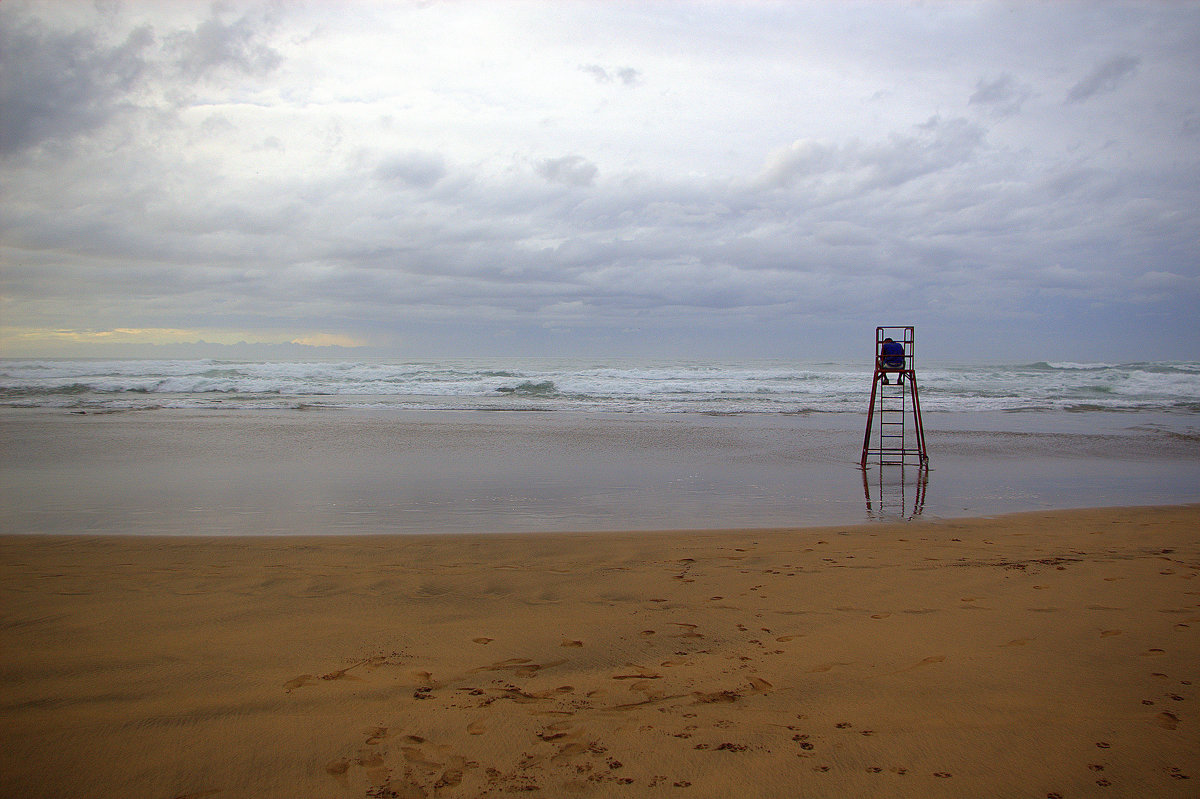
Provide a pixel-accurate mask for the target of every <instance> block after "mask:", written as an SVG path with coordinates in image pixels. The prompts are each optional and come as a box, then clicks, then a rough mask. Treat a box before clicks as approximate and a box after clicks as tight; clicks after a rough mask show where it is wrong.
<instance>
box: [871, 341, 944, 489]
mask: <svg viewBox="0 0 1200 799" xmlns="http://www.w3.org/2000/svg"><path fill="white" fill-rule="evenodd" d="M913 330H914V328H913V327H912V326H911V325H909V326H907V327H877V328H875V376H874V377H873V378H872V379H871V404H870V405H869V406H867V432H866V433H865V434H864V435H863V448H862V461H861V462H860V465H861V466H862V468H864V469H865V468H867V459H868V458H871V457H872V456H875V457H877V458H878V459H879V464H880V465H881V466H904V465H905V464H909V463H915V464H917V465H919V466H927V465H928V464H929V455H928V454H927V453H926V451H925V428H924V427H923V426H922V424H921V400H920V396H919V394H918V392H917V372H916V370H915V369H914V368H913V355H914V349H915V342H914V336H913ZM872 427H874V437H872Z"/></svg>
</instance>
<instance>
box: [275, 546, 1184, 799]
mask: <svg viewBox="0 0 1200 799" xmlns="http://www.w3.org/2000/svg"><path fill="white" fill-rule="evenodd" d="M735 557H736V556H735ZM695 565H696V564H695V561H693V560H692V559H690V558H686V559H682V560H681V561H680V562H679V566H680V568H679V572H678V574H676V575H674V578H675V579H676V580H679V581H680V582H683V583H691V582H695V580H696V575H695V573H694V572H695V568H694V567H695ZM784 569H787V570H789V571H787V572H780V571H779V570H767V571H766V572H765V573H767V574H773V575H781V574H786V575H787V576H792V575H794V574H795V573H796V572H797V571H800V568H799V567H792V566H786V565H785V566H784ZM744 573H746V572H744ZM763 588H764V586H763V585H755V586H753V587H752V588H750V589H749V593H751V594H754V593H756V592H758V591H761V590H762V589H763ZM709 600H710V601H713V602H720V601H723V600H724V597H723V596H719V595H718V596H712V597H710V598H709ZM649 601H650V602H652V603H664V602H666V600H665V599H651V600H649ZM963 601H964V602H967V603H971V602H975V601H976V599H975V598H970V599H964V600H963ZM838 610H842V611H848V612H866V613H870V611H863V609H855V608H839V609H838ZM906 612H918V611H906ZM890 615H891V614H888V613H876V614H871V618H872V619H877V620H884V619H887V618H889V616H890ZM1196 621H1200V617H1194V616H1193V617H1189V618H1187V619H1186V620H1184V621H1181V622H1179V623H1177V625H1176V627H1175V629H1176V630H1184V629H1187V627H1188V625H1189V623H1193V622H1196ZM1121 634H1122V631H1121V630H1114V629H1106V630H1102V631H1100V633H1099V636H1100V637H1102V638H1115V637H1116V636H1120V635H1121ZM635 635H636V636H637V638H638V639H640V640H641V641H643V642H644V646H646V647H647V648H648V649H650V650H651V651H653V652H657V653H659V654H660V656H661V659H659V658H655V660H657V661H658V662H657V665H654V666H648V665H646V664H637V663H627V664H626V665H625V667H623V668H621V669H617V670H614V672H613V673H612V674H610V675H609V678H608V679H609V681H610V682H611V683H612V685H613V686H614V687H613V688H610V687H607V686H603V685H601V686H597V687H594V688H593V689H591V690H580V689H577V688H576V687H575V686H572V685H557V686H547V685H544V684H541V685H539V686H538V687H537V688H534V687H531V686H530V682H537V683H545V677H546V672H548V671H551V670H553V669H554V668H555V667H557V666H561V665H564V664H566V663H568V662H569V659H568V658H554V659H544V660H543V661H542V662H534V661H533V660H532V659H530V658H510V659H506V660H500V661H495V662H492V663H489V664H486V665H481V666H478V667H476V668H473V669H471V670H470V671H469V672H467V673H466V674H465V675H462V676H459V677H456V678H454V677H452V678H445V679H436V678H435V677H434V675H433V674H431V673H429V672H426V671H408V672H407V673H405V674H403V675H402V676H401V680H403V681H407V682H408V683H410V684H413V685H414V688H413V691H412V698H413V700H415V701H419V702H431V704H433V705H438V706H439V707H440V709H441V710H443V711H451V712H458V713H460V714H461V715H462V722H463V728H464V730H465V731H466V732H467V734H468V735H469V736H471V737H472V738H477V739H481V740H482V739H484V738H486V737H487V736H489V735H504V736H507V737H506V739H505V740H504V741H503V745H502V746H501V747H499V748H497V747H495V746H493V747H492V748H491V749H488V748H487V747H481V749H480V751H492V752H495V751H503V752H504V753H505V755H504V757H505V760H504V762H483V761H482V760H481V759H475V757H473V756H471V755H470V754H468V753H464V752H461V751H456V750H455V748H454V747H451V746H447V745H440V744H438V743H436V742H435V741H432V740H429V739H427V738H426V737H423V736H422V735H420V734H419V732H420V730H417V729H415V728H414V729H410V730H407V731H403V732H398V731H394V730H393V728H392V727H390V726H375V727H371V728H369V729H366V730H364V732H363V738H362V740H361V742H360V743H359V744H358V745H357V746H356V747H354V751H353V752H352V753H351V754H346V755H342V756H339V757H336V758H334V759H332V760H330V761H329V762H328V764H327V765H326V767H325V770H326V772H327V773H328V775H329V776H330V777H331V778H332V779H335V780H338V781H340V782H343V783H345V784H347V785H349V784H350V783H349V781H350V780H351V778H355V777H357V778H358V779H356V780H355V782H354V784H356V785H357V784H363V778H365V782H366V783H367V784H369V787H368V788H366V790H365V796H367V797H372V798H375V797H378V798H379V799H397V798H398V799H414V798H415V797H436V796H442V795H450V794H451V793H452V792H453V789H455V788H458V787H459V786H463V784H464V782H469V783H470V786H469V787H470V788H471V790H472V791H473V793H472V794H471V795H476V796H493V795H505V794H510V793H527V792H539V791H546V792H547V793H548V795H569V794H571V793H582V792H584V791H585V790H587V789H588V788H589V786H591V787H595V786H598V785H602V784H605V783H612V784H614V785H633V784H642V785H647V786H649V787H661V788H664V789H677V790H678V792H679V793H680V795H686V792H687V789H688V788H691V787H692V783H691V782H690V781H689V780H688V779H687V778H686V777H685V776H680V775H674V776H672V775H668V774H661V773H654V772H655V771H659V770H662V768H661V767H657V768H651V769H649V770H648V769H647V768H646V763H644V762H643V763H637V762H634V758H627V759H629V760H630V761H631V762H630V763H628V764H626V763H623V762H622V760H621V757H622V755H621V754H620V753H619V752H613V751H610V747H609V745H607V744H606V743H605V742H604V740H603V737H604V735H603V731H602V730H603V729H604V728H606V727H614V726H615V727H620V726H621V725H622V724H623V723H624V722H622V720H621V716H622V715H623V714H625V713H626V712H630V711H633V712H636V711H644V710H652V711H656V712H658V713H662V714H663V715H662V716H661V717H658V716H651V717H645V716H639V717H637V718H639V719H641V718H648V719H649V720H653V721H659V720H660V719H661V722H660V723H656V724H650V723H644V724H642V725H641V726H639V727H638V730H639V732H641V733H643V734H645V735H658V736H661V737H662V738H663V740H664V742H665V741H674V742H675V744H674V745H676V746H683V747H685V748H688V749H690V750H691V752H693V753H703V755H702V756H713V757H737V756H738V754H739V753H744V752H774V753H776V754H780V753H782V754H783V755H785V756H789V757H792V756H794V757H797V758H803V759H806V760H808V761H810V762H811V765H809V766H807V770H809V771H810V772H811V773H812V774H813V775H814V778H815V779H819V778H820V777H819V775H822V774H829V773H831V772H833V771H834V770H835V766H833V765H831V762H830V753H831V752H832V751H833V750H834V749H837V748H839V747H841V746H842V744H843V743H844V742H845V741H846V740H847V738H846V736H859V738H858V739H859V740H861V738H875V737H876V736H878V735H879V733H878V732H877V731H876V730H874V729H871V728H869V727H857V728H856V726H855V724H854V723H852V722H849V721H843V722H837V723H835V724H834V725H833V726H832V728H828V727H826V728H824V729H822V728H820V727H819V726H818V725H816V724H814V723H812V722H808V720H807V719H806V717H805V716H804V715H803V714H800V715H794V717H791V718H790V719H785V720H784V721H785V723H783V724H779V725H777V726H778V727H779V728H780V729H781V730H783V731H784V732H783V733H782V735H780V736H779V737H778V738H777V739H772V740H770V741H769V742H767V743H764V742H763V740H762V737H761V735H760V736H758V737H755V736H749V735H748V736H747V737H746V738H744V739H739V735H738V730H739V727H740V725H739V724H738V723H737V722H735V721H733V720H730V719H724V718H716V719H714V717H713V713H714V712H716V713H719V712H720V710H719V708H720V706H722V705H726V704H733V703H738V702H743V701H754V699H755V698H756V697H759V696H763V695H766V694H770V693H771V692H772V691H773V690H774V686H773V685H772V683H771V682H770V681H768V680H767V679H764V678H763V677H761V676H759V675H758V674H757V673H756V672H757V668H756V666H758V665H763V664H764V663H767V662H769V661H767V660H766V658H767V657H768V656H771V655H782V654H784V653H785V650H784V649H781V648H779V646H780V645H787V644H789V643H791V642H792V641H794V640H796V639H798V638H802V637H803V636H802V635H799V634H779V635H777V634H775V633H774V632H772V630H770V629H769V628H766V627H760V628H758V629H757V630H752V629H751V628H750V627H749V626H747V625H745V624H738V625H736V633H732V635H733V636H736V640H733V639H732V638H730V637H725V638H722V639H720V640H713V641H710V640H709V638H708V636H707V634H706V633H705V632H703V631H702V630H701V629H700V627H699V626H698V625H696V624H693V623H690V622H682V621H671V622H663V623H661V624H658V625H656V627H655V629H644V630H641V631H640V632H638V633H635ZM1030 640H1031V639H1025V638H1022V639H1014V640H1012V641H1010V642H1008V643H1007V644H1002V645H1001V646H1009V647H1012V646H1025V645H1026V644H1027V643H1029V641H1030ZM473 641H474V643H475V644H478V645H480V646H487V645H489V644H491V643H493V641H494V639H492V638H489V637H478V638H475V639H473ZM731 644H732V645H731ZM664 645H665V648H664ZM560 647H562V648H563V649H564V650H573V649H583V648H584V647H585V642H584V641H582V640H578V639H572V638H564V639H563V640H562V641H561V643H560ZM668 650H669V652H668ZM1163 651H1164V650H1162V649H1150V650H1148V651H1146V652H1145V653H1143V654H1144V655H1145V656H1146V657H1151V658H1152V657H1155V656H1157V655H1161V654H1162V653H1163ZM410 657H411V656H407V655H401V654H400V653H395V652H394V653H392V655H391V656H375V657H371V658H366V659H362V660H359V661H356V662H353V663H350V664H349V665H347V666H345V667H344V668H341V669H337V670H334V671H331V672H328V673H326V674H322V675H319V676H314V675H311V674H302V675H299V676H297V677H295V678H293V679H292V680H289V681H288V682H287V683H285V684H284V686H283V688H284V690H285V692H287V693H291V692H293V691H296V690H301V689H311V688H313V687H314V686H320V685H321V683H322V682H323V681H324V682H330V681H337V680H355V679H360V675H367V674H369V673H371V672H373V671H375V670H378V669H388V668H391V669H404V668H405V667H406V664H405V661H406V660H407V659H408V658H410ZM716 657H721V658H725V659H727V660H728V661H729V663H728V664H727V665H726V666H725V667H724V668H721V669H719V670H718V672H719V673H720V674H723V675H726V678H727V679H728V682H727V684H726V685H725V686H713V685H699V684H696V680H697V678H696V675H697V674H700V673H705V674H711V673H713V670H712V669H711V662H709V663H706V664H705V665H706V668H704V669H698V668H697V669H690V668H688V667H690V666H696V665H698V664H699V663H700V662H701V661H702V660H703V659H706V658H716ZM944 660H945V657H944V656H942V655H931V656H929V657H926V658H924V659H923V660H920V661H918V662H916V663H913V664H911V665H910V666H908V667H906V668H904V669H901V670H900V671H898V672H896V673H901V672H906V671H911V670H914V669H918V668H925V667H931V666H936V664H938V663H941V662H943V661H944ZM852 665H853V664H851V663H845V662H827V663H820V664H816V665H813V666H811V667H810V668H808V669H806V670H802V671H807V673H810V674H821V673H824V672H829V671H831V670H834V669H838V668H841V667H846V666H852ZM393 676H396V675H393ZM1153 677H1154V678H1155V679H1156V680H1158V681H1160V682H1162V683H1163V684H1164V685H1165V686H1166V689H1165V690H1164V692H1163V693H1161V694H1160V695H1156V696H1155V697H1154V698H1147V699H1144V700H1143V701H1142V704H1143V705H1147V706H1154V707H1156V708H1157V707H1158V706H1160V705H1168V706H1167V707H1165V708H1163V709H1161V710H1159V711H1158V713H1157V715H1156V716H1155V717H1154V723H1155V724H1156V725H1157V726H1158V727H1160V728H1162V729H1165V730H1176V729H1177V728H1178V727H1179V725H1180V721H1181V717H1180V715H1179V713H1178V711H1177V708H1178V707H1179V706H1178V705H1176V704H1175V703H1180V702H1184V701H1186V700H1187V699H1189V698H1190V696H1189V695H1186V694H1189V692H1190V689H1191V687H1192V683H1191V682H1190V681H1187V680H1182V681H1174V684H1172V681H1171V679H1170V678H1169V677H1168V676H1167V675H1165V674H1161V673H1157V672H1156V673H1154V674H1153ZM510 703H511V707H512V710H508V709H507V708H508V706H509V704H510ZM497 704H500V705H502V706H504V708H505V709H504V711H503V712H502V713H499V714H497V713H495V712H494V710H495V709H494V708H492V706H494V705H497ZM489 708H491V710H489V711H488V712H486V713H483V714H480V711H483V710H485V709H489ZM420 710H421V708H420V707H416V708H414V716H413V717H414V718H420ZM513 711H520V712H519V714H518V715H514V713H513ZM805 722H807V723H805ZM758 726H759V727H761V725H758ZM414 727H415V725H414ZM592 727H595V728H598V729H600V730H601V732H599V733H597V732H595V731H594V730H593V729H591V728H592ZM663 745H668V744H666V743H664V744H663ZM657 746H658V745H657V744H656V747H657ZM1095 746H1096V752H1098V753H1103V752H1104V751H1105V750H1108V749H1110V748H1111V744H1110V743H1109V742H1107V741H1097V742H1095ZM880 751H882V750H880ZM479 757H482V756H479ZM664 760H665V762H671V763H678V762H681V761H686V757H685V756H682V755H680V756H677V757H668V758H665V759H664ZM845 767H846V766H845V765H844V762H843V764H842V765H840V766H838V767H837V768H845ZM860 767H861V768H864V770H865V771H866V772H867V773H870V774H880V775H890V776H891V777H892V778H905V777H908V778H912V777H913V776H915V773H914V771H913V770H912V769H911V768H910V767H908V766H907V765H903V764H896V763H888V762H880V763H877V764H870V765H865V766H860ZM1087 768H1088V769H1089V771H1090V772H1091V773H1092V776H1094V778H1095V783H1096V785H1097V786H1099V787H1101V788H1106V787H1110V786H1112V785H1113V782H1112V780H1111V779H1110V777H1109V775H1108V772H1107V771H1106V768H1107V764H1106V763H1105V762H1096V763H1089V764H1088V766H1087ZM1164 773H1165V775H1166V776H1168V777H1170V778H1171V779H1172V780H1188V779H1191V775H1190V774H1188V773H1185V772H1184V771H1183V770H1181V769H1179V768H1177V767H1174V766H1167V767H1165V771H1164ZM926 776H930V777H933V778H935V779H937V780H951V779H952V778H953V774H952V773H951V772H949V771H943V770H938V771H932V772H927V773H926ZM464 787H466V786H464ZM1057 796H1058V794H1056V793H1054V792H1051V793H1049V794H1047V797H1048V799H1055V797H1057Z"/></svg>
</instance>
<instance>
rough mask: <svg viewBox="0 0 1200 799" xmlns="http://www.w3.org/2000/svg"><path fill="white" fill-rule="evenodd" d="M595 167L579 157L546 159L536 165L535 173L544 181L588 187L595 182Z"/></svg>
mask: <svg viewBox="0 0 1200 799" xmlns="http://www.w3.org/2000/svg"><path fill="white" fill-rule="evenodd" d="M597 171H598V170H597V169H596V165H595V164H593V163H591V162H589V161H588V160H587V159H586V158H584V157H583V156H580V155H565V156H563V157H562V158H547V159H545V160H544V161H542V162H540V163H539V164H538V165H537V173H538V174H539V175H541V176H542V177H544V178H545V179H546V180H550V181H554V182H557V183H565V184H567V185H568V186H590V185H592V183H594V182H595V180H596V173H597Z"/></svg>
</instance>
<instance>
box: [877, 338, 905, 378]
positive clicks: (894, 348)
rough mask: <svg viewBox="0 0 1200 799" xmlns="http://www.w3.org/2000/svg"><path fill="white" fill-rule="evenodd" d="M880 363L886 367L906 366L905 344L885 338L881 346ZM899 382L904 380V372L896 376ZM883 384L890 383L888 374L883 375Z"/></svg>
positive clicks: (897, 367)
mask: <svg viewBox="0 0 1200 799" xmlns="http://www.w3.org/2000/svg"><path fill="white" fill-rule="evenodd" d="M879 365H880V366H881V367H882V368H884V369H903V368H904V345H903V344H901V343H900V342H898V341H893V340H892V339H890V338H885V339H884V340H883V346H881V347H880V348H879ZM896 382H897V383H903V382H904V374H903V373H901V374H900V377H898V378H896ZM883 384H884V385H885V386H886V385H890V384H889V383H888V379H887V375H886V374H885V375H884V376H883Z"/></svg>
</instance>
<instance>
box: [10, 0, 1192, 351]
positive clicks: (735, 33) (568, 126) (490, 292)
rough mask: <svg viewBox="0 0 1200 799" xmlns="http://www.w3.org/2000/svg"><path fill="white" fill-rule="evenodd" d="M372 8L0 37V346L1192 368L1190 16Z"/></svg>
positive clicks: (84, 11)
mask: <svg viewBox="0 0 1200 799" xmlns="http://www.w3.org/2000/svg"><path fill="white" fill-rule="evenodd" d="M351 8H352V9H353V13H351V14H348V15H347V14H346V13H344V9H345V7H344V6H342V5H340V4H338V5H335V4H332V3H328V4H326V3H321V2H318V3H315V4H313V5H310V6H308V7H307V8H305V7H299V6H286V5H284V6H273V5H264V6H259V5H257V4H251V3H239V4H234V5H232V6H217V7H210V6H207V5H203V6H193V5H188V4H181V3H161V4H130V5H128V6H123V7H116V8H115V9H113V10H112V11H111V13H95V12H93V11H91V10H90V7H87V6H82V5H79V4H68V3H61V4H60V3H54V2H20V0H17V2H11V1H10V2H6V3H3V4H0V44H3V45H4V46H3V47H2V48H0V102H2V103H3V105H2V107H0V153H2V154H3V155H4V158H3V159H2V161H0V182H3V185H5V187H6V193H5V195H4V196H3V197H0V263H2V264H3V266H2V273H0V279H2V283H0V303H2V304H0V318H2V319H3V322H2V323H0V324H3V325H4V326H5V329H8V330H10V331H11V332H10V333H9V334H6V340H5V344H4V346H5V347H6V348H7V347H9V346H11V345H10V344H9V343H8V342H10V341H12V340H14V339H13V338H12V336H15V335H17V334H19V335H21V336H22V337H23V338H22V339H21V340H23V341H24V340H35V339H36V335H37V334H38V331H42V333H43V334H45V335H49V334H48V333H46V331H60V330H67V331H90V330H101V331H102V330H106V329H114V328H125V329H145V330H148V331H151V332H148V333H147V334H146V335H147V336H148V337H149V339H148V340H152V339H153V336H154V335H155V334H154V333H153V331H155V330H185V331H200V332H197V333H193V334H192V335H193V338H197V337H200V336H201V334H202V335H203V336H205V337H209V338H214V337H219V336H220V335H224V336H225V339H227V340H233V341H236V340H238V339H241V338H245V339H247V340H265V341H287V340H291V339H292V338H296V339H308V338H313V337H319V336H320V335H337V336H341V337H346V338H349V339H356V340H360V341H363V342H366V343H370V344H373V345H376V346H378V347H381V348H384V350H386V351H394V352H398V353H400V352H404V353H412V354H416V355H420V354H421V353H422V352H425V351H429V352H457V353H458V354H474V353H475V352H477V351H479V352H484V351H486V352H503V351H511V352H526V353H539V352H551V351H552V352H554V353H560V352H571V351H578V352H597V353H602V352H611V353H614V354H636V353H646V354H676V353H685V354H697V355H704V354H711V355H726V354H757V355H789V354H791V355H797V354H801V353H803V354H812V353H814V352H817V353H819V352H827V354H828V355H829V356H830V357H833V356H836V355H841V354H846V349H845V348H846V347H847V346H849V345H848V344H847V343H846V342H848V341H851V340H855V339H854V337H855V336H856V335H858V333H859V332H860V331H861V330H863V329H867V330H869V329H870V328H871V327H872V326H873V325H875V324H878V323H892V322H896V321H900V322H908V321H912V322H914V323H917V324H919V325H920V326H922V329H923V331H925V332H924V335H925V336H926V337H927V338H926V339H925V340H926V341H928V342H930V343H931V346H932V347H933V351H934V352H939V351H940V352H941V353H942V354H943V355H944V357H970V356H972V355H975V354H977V344H976V343H974V339H976V338H977V337H984V338H988V339H993V338H998V339H1004V340H1007V341H1009V342H1011V343H1012V345H1013V346H1014V347H1015V346H1018V345H1019V346H1020V347H1021V348H1022V355H1021V356H1020V357H1030V358H1033V359H1046V358H1055V357H1064V358H1066V357H1076V358H1079V359H1085V356H1086V355H1087V351H1088V349H1089V347H1091V346H1092V345H1090V344H1089V343H1088V342H1086V341H1085V340H1084V339H1083V338H1082V337H1081V336H1080V332H1081V331H1084V330H1089V331H1091V330H1095V331H1099V332H1101V333H1102V334H1103V335H1104V336H1105V337H1106V338H1107V339H1108V340H1109V341H1110V346H1114V347H1120V348H1122V349H1123V351H1124V352H1125V354H1126V357H1146V358H1150V357H1169V356H1171V355H1176V356H1177V357H1191V356H1189V355H1188V354H1187V348H1186V347H1185V346H1184V345H1183V344H1182V343H1181V342H1182V340H1185V339H1188V338H1195V334H1198V333H1200V330H1197V329H1196V327H1197V322H1196V315H1195V313H1194V310H1195V307H1197V304H1198V303H1200V244H1198V243H1197V240H1196V237H1195V230H1197V229H1200V218H1198V215H1200V212H1198V211H1197V209H1200V188H1197V187H1198V186H1200V158H1198V157H1197V155H1196V150H1195V140H1194V138H1191V137H1186V136H1183V135H1181V131H1185V130H1186V129H1187V127H1188V124H1189V123H1188V120H1190V119H1192V118H1193V117H1194V116H1195V114H1196V110H1197V109H1200V91H1198V90H1197V89H1196V87H1195V86H1194V81H1192V80H1191V79H1190V78H1191V76H1192V75H1194V71H1195V69H1196V68H1197V66H1198V60H1200V46H1197V44H1196V42H1197V41H1200V36H1197V35H1196V34H1197V33H1200V13H1198V11H1197V10H1195V9H1193V8H1192V7H1191V6H1188V5H1182V4H1181V5H1168V4H1161V5H1149V4H1147V5H1137V6H1125V5H1108V4H1096V5H1094V6H1091V7H1089V8H1088V10H1087V11H1084V10H1083V8H1082V7H1079V6H1075V5H1068V4H1036V5H1035V4H1029V5H1018V6H1015V7H1014V6H1011V5H1006V4H991V3H982V4H975V5H972V6H964V7H957V8H952V7H938V6H934V7H927V6H919V5H907V4H903V3H890V2H889V3H883V2H881V3H878V4H868V5H867V6H857V7H855V9H847V8H846V7H844V6H843V5H842V4H839V3H833V2H830V3H813V4H805V5H803V6H795V7H793V6H790V5H781V6H770V5H760V4H751V5H745V4H739V3H729V4H722V3H717V4H712V5H707V6H695V5H692V4H676V3H662V4H656V5H655V6H654V8H653V10H654V13H647V12H646V9H645V8H644V7H643V6H642V5H641V4H628V5H626V4H619V3H602V2H595V3H591V2H585V3H579V4H572V5H570V6H566V7H564V9H566V10H564V11H561V12H560V13H557V14H554V15H546V14H545V13H544V6H542V5H540V4H538V3H532V4H528V5H526V4H522V3H512V4H505V6H504V9H505V13H503V14H500V13H497V11H496V7H494V6H490V5H488V4H442V5H437V4H435V5H431V6H421V5H412V6H409V5H401V4H392V5H387V6H382V7H376V6H370V5H362V6H352V7H351ZM535 21H536V22H537V23H538V24H533V23H534V22H535ZM1050 41H1057V43H1058V45H1057V46H1055V47H1048V46H1047V42H1050ZM1114 53H1117V54H1130V53H1137V54H1139V55H1136V56H1134V55H1114ZM930 54H938V56H937V57H936V58H935V57H933V56H932V55H930ZM1139 59H1140V60H1139ZM580 65H584V66H580ZM613 65H628V66H613ZM1135 88H1136V91H1133V89H1135ZM1064 98H1066V99H1067V102H1065V103H1064ZM10 109H15V110H16V111H18V112H21V113H9V111H10ZM1189 115H1190V116H1189ZM1193 121H1194V120H1193ZM222 331H224V333H222ZM181 335H183V334H181ZM189 340H190V339H189ZM387 348H391V349H387ZM939 348H940V350H939ZM926 351H927V352H928V351H929V350H926ZM851 354H852V353H851ZM1014 357H1018V356H1016V355H1014Z"/></svg>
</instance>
